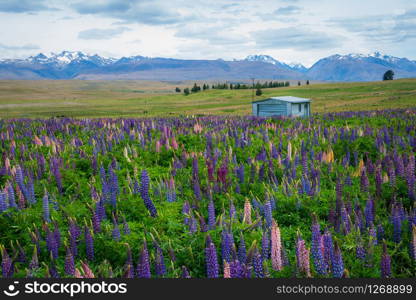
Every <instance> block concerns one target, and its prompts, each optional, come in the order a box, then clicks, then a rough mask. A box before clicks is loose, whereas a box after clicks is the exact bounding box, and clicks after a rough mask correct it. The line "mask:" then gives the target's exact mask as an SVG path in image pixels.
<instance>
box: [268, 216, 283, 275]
mask: <svg viewBox="0 0 416 300" xmlns="http://www.w3.org/2000/svg"><path fill="white" fill-rule="evenodd" d="M271 244H272V245H271V246H272V247H271V257H272V267H273V269H274V270H276V271H280V270H282V268H283V263H282V241H281V238H280V228H279V226H278V225H277V223H276V221H275V220H273V221H272V231H271Z"/></svg>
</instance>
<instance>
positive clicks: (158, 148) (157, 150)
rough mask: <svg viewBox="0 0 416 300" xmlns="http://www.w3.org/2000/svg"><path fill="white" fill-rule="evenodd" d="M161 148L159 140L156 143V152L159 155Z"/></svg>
mask: <svg viewBox="0 0 416 300" xmlns="http://www.w3.org/2000/svg"><path fill="white" fill-rule="evenodd" d="M160 147H161V146H160V141H159V140H157V141H156V152H157V153H159V152H160Z"/></svg>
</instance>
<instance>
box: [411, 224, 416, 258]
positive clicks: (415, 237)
mask: <svg viewBox="0 0 416 300" xmlns="http://www.w3.org/2000/svg"><path fill="white" fill-rule="evenodd" d="M411 232H412V237H411V239H410V257H412V258H413V260H414V261H416V224H413V225H412V231H411Z"/></svg>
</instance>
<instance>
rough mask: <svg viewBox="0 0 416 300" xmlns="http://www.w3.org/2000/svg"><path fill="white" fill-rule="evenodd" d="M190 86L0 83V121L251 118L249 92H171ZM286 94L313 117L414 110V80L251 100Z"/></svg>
mask: <svg viewBox="0 0 416 300" xmlns="http://www.w3.org/2000/svg"><path fill="white" fill-rule="evenodd" d="M192 85H193V82H152V81H78V80H71V81H70V80H64V81H0V117H1V118H26V117H27V118H41V117H52V116H61V115H64V116H68V117H122V116H123V117H127V116H128V117H134V116H167V115H190V114H229V115H235V114H237V115H244V114H250V113H251V105H250V102H251V100H252V99H251V90H208V91H203V92H199V93H196V94H191V95H189V96H185V95H183V93H180V94H178V93H174V92H173V91H174V88H175V87H176V86H179V87H181V88H184V87H187V86H188V87H191V86H192ZM279 95H291V96H299V97H306V98H310V99H312V101H313V102H312V112H318V113H320V112H331V111H347V110H353V111H355V110H374V109H386V108H387V109H389V108H406V107H414V106H416V79H401V80H394V81H388V82H360V83H325V84H323V83H314V84H311V85H309V86H306V85H302V86H300V87H298V86H293V87H288V88H275V89H264V90H263V95H262V96H260V97H256V99H255V100H259V99H263V98H267V97H270V96H279Z"/></svg>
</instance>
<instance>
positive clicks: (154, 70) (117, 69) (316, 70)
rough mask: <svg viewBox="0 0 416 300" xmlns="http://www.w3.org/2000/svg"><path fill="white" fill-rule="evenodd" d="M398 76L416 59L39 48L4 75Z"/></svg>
mask: <svg viewBox="0 0 416 300" xmlns="http://www.w3.org/2000/svg"><path fill="white" fill-rule="evenodd" d="M389 69H391V70H393V71H394V73H395V78H407V77H416V61H414V60H413V61H412V60H409V59H407V58H399V57H394V56H390V55H384V54H381V53H379V52H375V53H372V54H369V55H364V54H348V55H339V54H335V55H332V56H329V57H326V58H322V59H320V60H318V61H317V62H316V63H315V64H314V65H312V66H311V67H310V68H306V67H305V66H303V65H302V64H300V63H291V64H286V63H284V62H281V61H279V60H276V59H274V58H273V57H271V56H268V55H249V56H247V57H246V58H245V59H241V60H232V61H226V60H222V59H217V60H185V59H174V58H162V57H154V58H152V57H144V56H130V57H122V58H119V59H116V58H106V57H102V56H100V55H97V54H94V55H88V54H85V53H83V52H80V51H63V52H61V53H51V54H50V55H45V54H43V53H39V54H38V55H36V56H30V57H28V58H26V59H2V60H0V79H35V80H36V79H84V80H85V79H101V80H114V79H126V80H128V79H143V80H213V79H217V80H221V79H222V80H229V79H248V78H253V77H254V78H256V79H274V80H279V79H281V80H282V79H296V80H306V79H310V80H320V81H376V80H381V78H382V76H383V74H384V72H385V71H387V70H389Z"/></svg>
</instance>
